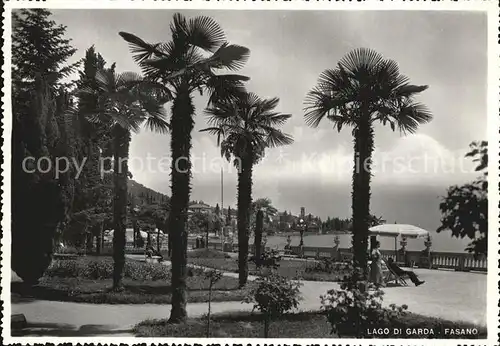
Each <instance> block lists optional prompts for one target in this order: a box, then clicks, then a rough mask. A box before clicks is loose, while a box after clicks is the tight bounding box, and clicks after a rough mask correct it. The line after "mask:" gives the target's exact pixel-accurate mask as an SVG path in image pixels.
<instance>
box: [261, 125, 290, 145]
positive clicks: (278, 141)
mask: <svg viewBox="0 0 500 346" xmlns="http://www.w3.org/2000/svg"><path fill="white" fill-rule="evenodd" d="M266 132H267V136H266V139H265V142H266V147H269V148H275V147H279V146H284V145H290V144H292V143H293V138H292V136H290V135H288V134H286V133H283V132H282V131H280V130H278V129H276V128H273V127H270V126H269V127H266Z"/></svg>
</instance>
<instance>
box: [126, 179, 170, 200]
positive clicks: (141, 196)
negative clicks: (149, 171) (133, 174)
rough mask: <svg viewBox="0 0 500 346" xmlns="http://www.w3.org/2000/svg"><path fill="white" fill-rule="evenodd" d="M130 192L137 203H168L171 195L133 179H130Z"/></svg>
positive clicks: (130, 195)
mask: <svg viewBox="0 0 500 346" xmlns="http://www.w3.org/2000/svg"><path fill="white" fill-rule="evenodd" d="M128 194H129V197H133V199H134V203H135V204H162V203H168V202H169V201H170V197H169V196H167V195H165V194H163V193H161V192H157V191H155V190H153V189H150V188H149V187H146V186H144V185H142V184H140V183H138V182H136V181H135V180H133V179H129V180H128Z"/></svg>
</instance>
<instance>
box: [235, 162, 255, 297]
mask: <svg viewBox="0 0 500 346" xmlns="http://www.w3.org/2000/svg"><path fill="white" fill-rule="evenodd" d="M251 204H252V159H251V155H247V157H244V158H241V169H240V170H239V172H238V274H239V275H238V278H239V284H240V287H243V286H245V285H246V283H247V280H248V237H249V232H248V224H249V221H250V220H249V216H250V207H251Z"/></svg>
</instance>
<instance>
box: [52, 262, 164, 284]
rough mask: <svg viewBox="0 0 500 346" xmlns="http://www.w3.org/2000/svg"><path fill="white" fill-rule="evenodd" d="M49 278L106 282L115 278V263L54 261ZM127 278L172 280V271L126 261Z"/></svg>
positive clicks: (154, 264) (155, 265) (124, 270)
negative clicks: (72, 278) (75, 278)
mask: <svg viewBox="0 0 500 346" xmlns="http://www.w3.org/2000/svg"><path fill="white" fill-rule="evenodd" d="M44 275H45V276H47V277H66V278H70V277H78V278H82V279H91V280H106V279H112V278H113V261H112V260H111V259H108V258H102V257H101V258H99V259H75V260H74V259H71V260H64V261H58V260H56V261H52V263H51V265H50V266H49V268H48V269H47V270H46V272H45V274H44ZM123 275H124V277H126V278H130V279H132V280H137V281H157V280H170V277H171V275H170V270H169V268H168V267H167V266H164V265H162V264H160V263H145V262H139V261H126V262H125V267H124V269H123Z"/></svg>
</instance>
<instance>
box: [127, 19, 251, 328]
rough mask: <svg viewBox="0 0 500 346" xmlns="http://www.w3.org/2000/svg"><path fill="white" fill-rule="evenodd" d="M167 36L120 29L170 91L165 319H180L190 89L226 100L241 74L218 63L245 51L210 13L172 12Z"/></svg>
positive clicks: (241, 57)
mask: <svg viewBox="0 0 500 346" xmlns="http://www.w3.org/2000/svg"><path fill="white" fill-rule="evenodd" d="M170 31H171V40H170V41H168V42H166V43H157V44H150V43H147V42H145V41H144V40H142V39H140V38H139V37H137V36H135V35H132V34H129V33H125V32H120V35H121V36H122V37H123V38H124V39H125V40H126V41H127V42H128V43H129V45H130V48H131V51H132V53H133V55H134V59H135V60H136V61H137V63H138V64H139V65H140V67H141V68H142V70H143V73H144V74H145V76H146V77H147V78H148V79H150V80H152V81H155V82H160V83H162V84H163V85H164V86H165V87H167V88H168V90H169V91H170V93H171V95H172V98H173V102H172V108H171V113H172V114H171V121H170V123H171V151H172V167H171V169H172V185H171V187H172V199H171V210H170V217H169V226H168V229H169V230H170V237H171V242H172V244H174V246H173V247H172V257H171V259H172V283H171V287H172V310H171V313H170V319H169V321H170V322H171V323H179V322H183V321H185V320H186V318H187V311H186V298H187V297H186V278H187V229H186V222H187V210H188V204H189V196H190V192H191V191H190V190H191V187H190V181H191V161H190V155H189V154H190V150H191V131H192V130H193V127H194V114H195V109H194V105H193V94H194V92H196V91H199V92H200V93H201V92H203V91H207V92H208V96H209V98H208V103H209V104H213V102H215V101H217V100H225V101H227V100H230V99H231V98H232V97H234V96H235V95H238V94H239V93H241V92H243V91H244V88H243V84H242V82H243V81H246V80H248V78H247V77H244V76H240V75H235V74H222V75H218V74H216V73H215V72H216V71H217V70H220V69H225V70H232V71H234V70H237V69H239V68H241V67H242V66H243V65H244V63H245V61H246V60H247V59H248V57H249V53H250V51H249V50H248V49H247V48H245V47H241V46H237V45H231V44H228V43H227V42H226V39H225V35H224V32H223V31H222V29H221V28H220V27H219V25H218V24H217V23H216V22H215V21H214V20H213V19H212V18H210V17H205V16H200V17H195V18H192V19H189V20H186V19H185V18H184V17H183V16H182V15H180V14H175V15H174V18H173V22H172V23H171V25H170Z"/></svg>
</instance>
